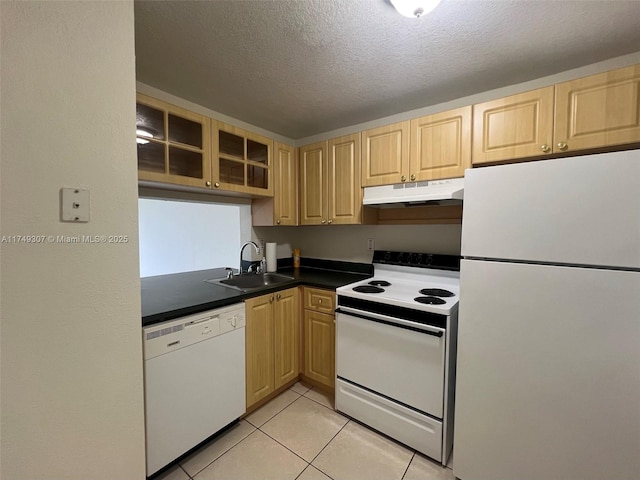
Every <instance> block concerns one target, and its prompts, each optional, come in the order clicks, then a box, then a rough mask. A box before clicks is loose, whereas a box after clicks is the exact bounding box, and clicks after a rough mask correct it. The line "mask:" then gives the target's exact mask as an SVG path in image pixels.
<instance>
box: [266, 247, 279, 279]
mask: <svg viewBox="0 0 640 480" xmlns="http://www.w3.org/2000/svg"><path fill="white" fill-rule="evenodd" d="M276 245H277V244H276V243H272V242H267V244H266V248H265V250H266V251H265V253H266V257H267V272H275V271H276V270H277V269H278V257H276Z"/></svg>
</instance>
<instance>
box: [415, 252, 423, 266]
mask: <svg viewBox="0 0 640 480" xmlns="http://www.w3.org/2000/svg"><path fill="white" fill-rule="evenodd" d="M422 257H423V255H422V254H421V253H418V254H417V255H416V265H422V261H423V258H422Z"/></svg>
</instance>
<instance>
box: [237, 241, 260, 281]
mask: <svg viewBox="0 0 640 480" xmlns="http://www.w3.org/2000/svg"><path fill="white" fill-rule="evenodd" d="M247 245H253V248H255V249H256V253H257V254H259V253H260V247H259V246H258V245H257V244H256V242H246V243H245V244H243V245H242V246H241V247H240V268H238V275H242V273H243V272H242V252H243V251H244V247H246V246H247Z"/></svg>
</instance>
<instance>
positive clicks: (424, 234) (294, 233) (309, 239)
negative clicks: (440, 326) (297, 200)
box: [253, 225, 462, 263]
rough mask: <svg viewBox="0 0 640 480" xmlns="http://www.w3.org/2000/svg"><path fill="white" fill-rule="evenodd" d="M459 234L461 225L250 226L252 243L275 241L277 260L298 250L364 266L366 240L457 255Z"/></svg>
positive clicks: (368, 257)
mask: <svg viewBox="0 0 640 480" xmlns="http://www.w3.org/2000/svg"><path fill="white" fill-rule="evenodd" d="M461 232H462V227H461V225H371V226H370V225H332V226H313V227H254V228H253V240H255V241H259V240H264V241H265V242H276V243H277V244H278V249H277V256H278V258H284V257H289V256H291V251H292V250H293V248H300V250H301V256H303V257H313V258H324V259H328V260H341V261H347V262H365V263H368V262H371V258H372V256H373V251H370V250H367V240H368V239H370V238H372V239H373V241H374V249H375V250H395V251H408V252H428V253H441V254H449V255H459V254H460V235H461Z"/></svg>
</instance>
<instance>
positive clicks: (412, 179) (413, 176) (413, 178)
mask: <svg viewBox="0 0 640 480" xmlns="http://www.w3.org/2000/svg"><path fill="white" fill-rule="evenodd" d="M415 179H416V176H415V175H414V174H413V173H412V174H411V181H412V182H413V181H414V180H415Z"/></svg>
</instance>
